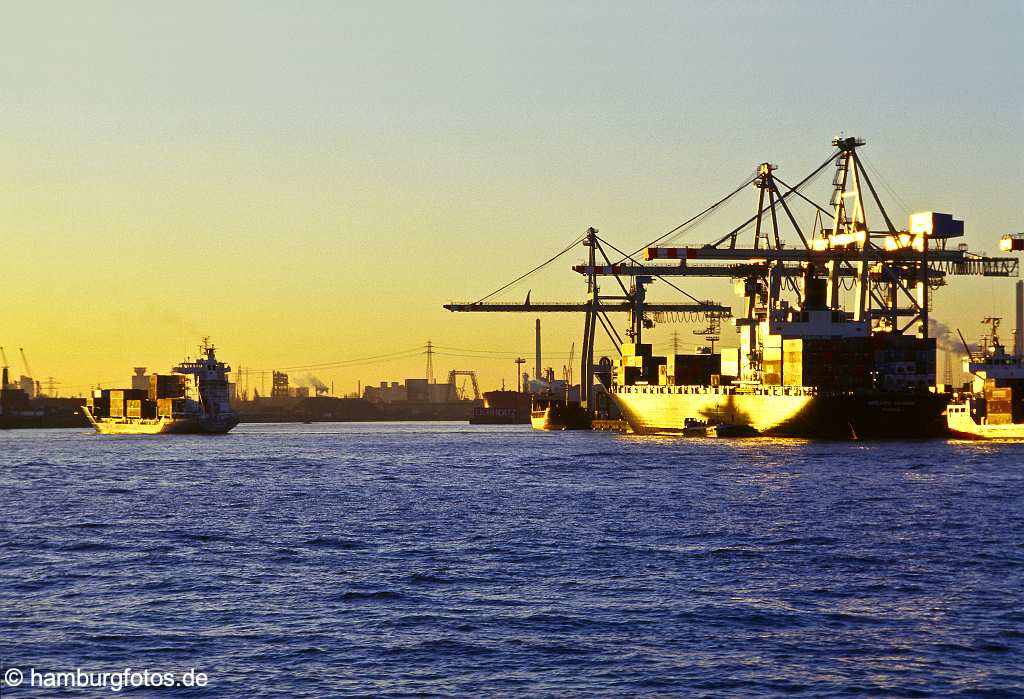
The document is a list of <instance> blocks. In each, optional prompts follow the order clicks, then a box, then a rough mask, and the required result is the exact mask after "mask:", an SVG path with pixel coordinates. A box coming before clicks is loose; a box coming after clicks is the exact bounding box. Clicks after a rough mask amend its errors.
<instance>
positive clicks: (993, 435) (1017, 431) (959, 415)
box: [946, 405, 1024, 440]
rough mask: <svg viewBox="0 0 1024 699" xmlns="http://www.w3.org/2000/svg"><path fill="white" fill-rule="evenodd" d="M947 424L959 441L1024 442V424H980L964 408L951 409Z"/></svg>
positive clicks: (948, 412) (951, 407)
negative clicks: (993, 440)
mask: <svg viewBox="0 0 1024 699" xmlns="http://www.w3.org/2000/svg"><path fill="white" fill-rule="evenodd" d="M946 424H947V426H948V427H949V433H950V435H951V436H953V437H955V438H957V439H995V440H1002V439H1006V440H1024V423H1019V422H1011V423H1007V424H1003V425H989V424H978V423H977V422H975V421H974V418H972V417H971V416H970V414H969V413H968V411H967V410H966V409H965V408H964V407H963V406H952V405H951V406H950V407H949V409H948V410H947V412H946Z"/></svg>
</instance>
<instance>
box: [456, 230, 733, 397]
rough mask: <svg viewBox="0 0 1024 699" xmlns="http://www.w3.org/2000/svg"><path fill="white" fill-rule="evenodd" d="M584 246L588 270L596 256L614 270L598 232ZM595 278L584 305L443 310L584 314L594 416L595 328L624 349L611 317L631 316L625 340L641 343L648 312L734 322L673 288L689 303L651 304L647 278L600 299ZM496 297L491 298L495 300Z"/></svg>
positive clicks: (726, 311) (586, 376)
mask: <svg viewBox="0 0 1024 699" xmlns="http://www.w3.org/2000/svg"><path fill="white" fill-rule="evenodd" d="M581 242H582V245H583V246H585V247H587V248H588V250H589V258H590V265H589V269H594V268H596V266H597V265H596V263H597V257H598V255H600V256H601V257H602V259H604V261H605V262H606V263H607V264H608V265H610V264H611V261H610V259H609V257H608V255H607V253H606V251H605V250H604V247H603V245H602V243H604V242H605V241H602V239H601V238H600V237H598V231H597V229H596V228H588V229H587V231H586V233H585V234H584V236H583V239H582V241H581ZM597 277H598V275H597V274H595V273H592V274H589V275H588V277H587V295H588V296H589V298H588V299H587V300H586V301H582V302H549V303H545V302H540V303H538V302H536V301H530V299H529V296H527V299H526V301H525V302H523V303H499V302H489V301H487V300H486V299H487V298H489V297H484V299H481V300H480V301H477V302H474V303H448V304H445V305H444V308H446V309H447V310H449V311H453V312H459V313H583V318H584V321H583V348H582V351H581V353H580V354H581V357H580V363H581V367H580V368H581V380H580V401H581V402H582V403H586V405H587V407H588V410H592V409H593V408H594V405H595V400H594V395H593V391H592V390H591V386H592V385H593V383H594V335H595V332H596V328H597V325H598V324H600V325H601V326H602V327H603V329H604V331H605V333H606V334H607V335H608V337H609V339H610V340H611V341H612V343H613V344H614V345H615V347H616V348H618V346H619V345H621V344H622V338H621V337H620V336H619V334H618V332H617V331H616V330H615V325H614V324H613V323H612V322H611V319H610V318H609V317H608V314H609V313H628V314H629V315H630V318H631V319H633V320H632V321H631V323H630V328H629V330H628V331H627V334H628V336H629V338H630V341H632V342H640V334H641V332H642V328H643V327H644V325H645V324H647V327H650V325H651V324H652V323H653V321H651V320H650V319H648V318H645V316H644V313H645V312H676V313H690V314H699V315H701V316H706V317H710V316H718V317H730V316H731V315H732V309H731V308H730V307H728V306H723V305H722V304H720V303H716V302H714V301H702V300H700V299H697V298H695V297H693V296H691V295H690V294H687V293H686V292H685V291H683V290H682V289H679V287H676V286H675V285H674V284H671V283H670V285H671V286H673V288H675V289H676V290H677V291H680V292H682V293H683V294H684V295H685V296H687V297H688V298H689V301H687V302H657V303H647V302H646V291H645V288H644V285H645V284H647V283H650V282H651V281H652V279H651V278H649V277H641V278H640V279H637V280H634V283H633V284H630V285H627V284H626V283H624V282H623V281H622V280H621V279H618V278H616V283H617V284H618V286H619V291H621V295H620V294H616V295H613V296H607V295H602V294H601V293H600V288H599V286H598V279H597ZM495 293H497V292H495ZM493 295H494V294H491V296H493Z"/></svg>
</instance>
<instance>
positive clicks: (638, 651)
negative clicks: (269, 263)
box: [0, 423, 1024, 698]
mask: <svg viewBox="0 0 1024 699" xmlns="http://www.w3.org/2000/svg"><path fill="white" fill-rule="evenodd" d="M0 483H2V488H0V492H2V493H3V498H2V500H0V527H2V536H0V580H2V584H0V609H2V614H0V659H2V662H3V669H4V670H8V669H9V668H18V669H19V671H20V672H23V673H24V676H25V681H24V683H23V684H22V686H20V687H17V688H14V687H5V688H4V690H3V695H4V697H8V696H10V697H12V698H16V697H19V696H26V697H28V696H54V695H55V692H54V691H53V690H46V689H40V688H38V687H37V688H34V689H33V688H32V687H30V686H29V679H28V678H29V671H30V669H34V670H35V671H36V672H38V673H43V672H61V671H75V670H76V669H77V668H80V669H82V670H84V671H88V672H94V673H98V672H110V673H116V672H120V671H123V670H125V669H126V668H130V669H132V670H133V671H135V670H138V671H142V670H143V669H146V670H149V671H151V672H172V673H178V674H181V673H185V672H186V671H189V670H190V669H195V670H197V671H200V672H202V673H204V674H205V676H206V677H207V678H208V683H207V685H206V686H205V687H204V688H200V687H196V686H177V687H172V688H167V687H163V688H159V689H158V688H145V687H140V688H136V689H132V690H131V692H130V693H131V696H157V695H158V696H160V697H176V696H180V697H199V696H216V697H263V696H266V697H277V696H280V697H330V696H409V695H429V696H474V697H475V696H708V697H712V696H714V697H721V696H744V697H751V696H794V695H796V696H799V695H806V696H826V697H829V696H834V697H858V696H863V697H869V696H871V697H874V696H921V697H925V696H963V697H1000V696H1006V697H1009V696H1021V695H1024V445H1022V444H992V443H968V442H946V441H928V442H875V443H871V442H802V441H793V440H790V441H771V440H762V439H751V440H733V441H730V440H713V439H658V438H650V437H645V438H638V437H630V436H624V435H619V434H614V433H585V432H579V433H542V432H535V431H532V430H531V429H530V428H529V426H494V427H470V426H467V425H462V424H456V423H405V424H366V423H363V424H356V423H349V424H314V425H241V426H240V427H238V428H237V429H236V430H235V431H234V432H232V433H231V434H229V435H227V436H224V437H191V436H180V437H145V436H143V437H138V436H136V437H117V436H113V437H111V436H98V435H94V434H90V433H87V432H86V431H84V430H38V431H30V430H29V431H8V432H0ZM91 691H92V692H93V693H94V694H95V695H96V696H110V695H112V691H111V689H109V688H107V689H94V690H91ZM125 691H127V690H125ZM86 695H91V694H88V693H87V694H86ZM114 696H116V694H114Z"/></svg>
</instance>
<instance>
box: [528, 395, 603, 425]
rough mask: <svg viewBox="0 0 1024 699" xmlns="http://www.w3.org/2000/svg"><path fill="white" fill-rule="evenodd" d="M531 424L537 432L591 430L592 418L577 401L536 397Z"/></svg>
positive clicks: (531, 414)
mask: <svg viewBox="0 0 1024 699" xmlns="http://www.w3.org/2000/svg"><path fill="white" fill-rule="evenodd" d="M530 423H531V424H532V425H533V428H534V429H535V430H589V429H590V428H591V417H590V414H589V413H588V412H587V410H586V408H584V407H583V406H582V405H580V404H579V402H577V401H567V400H565V399H563V398H550V397H543V396H534V397H533V405H532V409H531V410H530Z"/></svg>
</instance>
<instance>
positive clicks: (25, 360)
mask: <svg viewBox="0 0 1024 699" xmlns="http://www.w3.org/2000/svg"><path fill="white" fill-rule="evenodd" d="M18 351H19V352H21V363H22V364H24V365H25V376H29V377H31V376H32V369H31V368H30V367H29V365H28V358H27V357H26V356H25V348H24V347H19V348H18Z"/></svg>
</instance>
